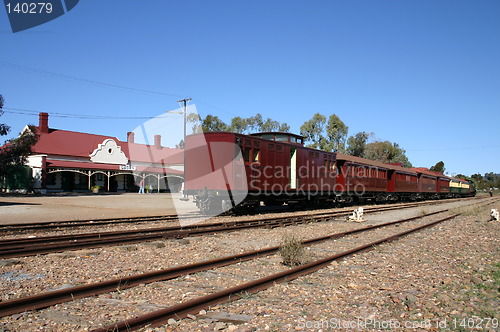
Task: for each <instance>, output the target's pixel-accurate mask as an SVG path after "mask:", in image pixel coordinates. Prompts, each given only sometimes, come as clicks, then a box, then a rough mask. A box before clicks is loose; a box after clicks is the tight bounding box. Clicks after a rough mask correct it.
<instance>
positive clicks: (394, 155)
mask: <svg viewBox="0 0 500 332" xmlns="http://www.w3.org/2000/svg"><path fill="white" fill-rule="evenodd" d="M365 158H367V159H371V160H376V161H380V162H383V163H401V164H402V165H403V167H412V165H411V163H410V161H409V160H408V157H407V156H406V151H405V150H403V149H402V148H400V147H399V145H398V144H397V143H391V142H389V141H384V142H380V141H376V142H373V143H369V144H367V145H366V150H365Z"/></svg>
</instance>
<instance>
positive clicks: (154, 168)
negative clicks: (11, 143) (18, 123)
mask: <svg viewBox="0 0 500 332" xmlns="http://www.w3.org/2000/svg"><path fill="white" fill-rule="evenodd" d="M24 130H30V128H29V127H28V126H26V127H25V128H24ZM36 130H37V133H38V134H39V139H38V142H37V143H36V144H35V145H34V146H33V147H32V154H31V155H30V156H29V157H28V158H27V163H26V167H24V172H25V174H24V175H23V176H21V178H23V179H24V180H19V178H20V177H19V176H17V177H16V178H15V179H14V180H13V179H9V178H7V179H3V181H2V191H4V192H12V191H20V192H23V191H26V190H33V191H34V192H39V193H46V192H88V191H90V190H93V191H96V190H99V191H106V192H134V191H138V189H139V184H140V183H141V181H142V182H143V184H144V187H145V189H146V190H150V191H152V192H177V191H179V190H180V188H181V185H182V182H183V177H184V151H183V149H179V148H169V147H164V146H162V144H161V140H162V138H161V136H160V135H155V136H154V144H152V145H147V144H139V143H136V142H135V139H134V133H133V132H129V133H128V134H127V141H126V142H123V141H120V140H119V139H117V138H116V137H109V136H104V135H95V134H91V133H80V132H74V131H68V130H61V129H53V128H50V127H49V114H48V113H40V114H39V125H38V127H37V129H36Z"/></svg>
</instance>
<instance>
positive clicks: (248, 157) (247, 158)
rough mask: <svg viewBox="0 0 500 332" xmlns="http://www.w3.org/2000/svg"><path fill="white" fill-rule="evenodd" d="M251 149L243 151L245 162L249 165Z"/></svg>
mask: <svg viewBox="0 0 500 332" xmlns="http://www.w3.org/2000/svg"><path fill="white" fill-rule="evenodd" d="M250 150H251V149H250V148H244V149H243V160H244V161H245V162H246V163H249V162H250Z"/></svg>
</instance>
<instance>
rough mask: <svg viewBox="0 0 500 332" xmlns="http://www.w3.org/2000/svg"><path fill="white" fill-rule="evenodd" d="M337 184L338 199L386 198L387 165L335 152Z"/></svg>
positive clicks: (381, 199) (376, 199)
mask: <svg viewBox="0 0 500 332" xmlns="http://www.w3.org/2000/svg"><path fill="white" fill-rule="evenodd" d="M336 168H337V169H336V172H337V181H336V182H337V185H336V190H337V192H338V194H339V200H340V201H352V200H359V199H360V198H364V199H368V200H375V201H378V202H382V201H386V200H387V173H388V171H389V169H388V165H386V164H384V163H381V162H377V161H373V160H368V159H363V158H359V157H354V156H349V155H345V154H342V153H337V167H336Z"/></svg>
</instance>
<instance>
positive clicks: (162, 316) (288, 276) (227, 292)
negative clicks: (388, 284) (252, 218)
mask: <svg viewBox="0 0 500 332" xmlns="http://www.w3.org/2000/svg"><path fill="white" fill-rule="evenodd" d="M458 215H459V214H455V215H451V216H448V217H445V218H441V219H438V220H436V221H433V222H430V223H427V224H424V225H421V226H418V227H415V228H412V229H410V230H406V231H404V232H401V233H398V234H395V235H391V236H389V237H385V238H383V239H380V240H377V241H373V242H370V243H367V244H364V245H362V246H359V247H356V248H354V249H350V250H347V251H344V252H341V253H339V254H335V255H332V256H329V257H326V258H323V259H319V260H316V261H314V262H311V263H309V264H305V265H302V266H299V267H296V268H292V269H288V270H285V271H283V272H279V273H275V274H272V275H269V276H267V277H263V278H260V279H256V280H253V281H250V282H246V283H243V284H240V285H237V286H234V287H231V288H227V289H224V290H221V291H218V292H215V293H212V294H209V295H206V296H201V297H198V298H195V299H192V300H189V301H186V302H183V303H180V304H177V305H173V306H170V307H168V308H165V309H162V310H157V311H154V312H151V313H148V314H144V315H140V316H137V317H135V318H132V319H127V320H124V321H120V322H118V323H115V324H111V325H108V326H104V327H102V328H97V329H94V330H92V331H93V332H108V331H133V330H136V329H139V328H142V327H145V326H150V327H158V326H161V325H163V324H165V323H166V322H167V321H168V319H170V318H174V319H176V320H179V319H182V318H185V317H187V315H188V314H195V313H198V312H199V311H200V310H202V309H207V308H209V307H210V306H214V305H217V304H221V303H226V302H229V301H235V300H239V299H241V298H243V297H245V296H248V294H253V293H257V292H259V291H262V290H265V289H267V288H270V287H272V286H273V285H275V284H276V283H283V282H288V281H291V280H294V279H296V278H299V277H301V276H304V275H307V274H311V273H313V272H316V271H318V270H320V269H322V268H324V267H326V266H328V265H330V264H331V263H332V262H333V261H335V260H339V259H343V258H345V257H348V256H350V255H353V254H356V253H360V252H364V251H366V250H370V249H372V248H373V247H374V246H377V245H380V244H382V243H386V242H389V241H394V240H397V239H399V238H401V237H403V236H406V235H408V234H411V233H414V232H417V231H420V230H422V229H425V228H429V227H432V226H435V225H437V224H439V223H441V222H444V221H446V220H450V219H453V218H455V217H457V216H458Z"/></svg>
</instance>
